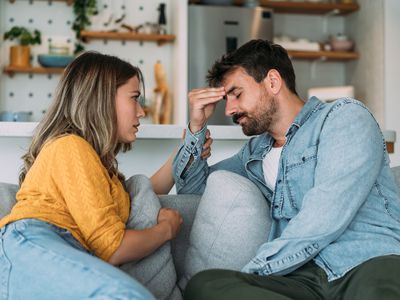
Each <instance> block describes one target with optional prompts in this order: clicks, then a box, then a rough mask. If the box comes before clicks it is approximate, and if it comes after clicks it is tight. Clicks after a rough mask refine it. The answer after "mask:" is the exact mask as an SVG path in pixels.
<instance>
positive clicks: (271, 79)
mask: <svg viewBox="0 0 400 300" xmlns="http://www.w3.org/2000/svg"><path fill="white" fill-rule="evenodd" d="M264 84H265V86H266V88H267V90H268V91H269V92H270V93H272V94H274V95H276V94H278V93H279V91H280V90H281V87H282V77H281V74H279V72H278V71H277V70H276V69H271V70H269V71H268V73H267V76H265V78H264Z"/></svg>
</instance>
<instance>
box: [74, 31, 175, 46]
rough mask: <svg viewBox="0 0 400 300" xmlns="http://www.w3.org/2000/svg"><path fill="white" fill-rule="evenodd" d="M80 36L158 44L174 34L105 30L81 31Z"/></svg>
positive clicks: (167, 40) (172, 38) (173, 38)
mask: <svg viewBox="0 0 400 300" xmlns="http://www.w3.org/2000/svg"><path fill="white" fill-rule="evenodd" d="M81 37H82V38H84V39H104V40H122V41H126V40H128V41H143V42H156V43H158V45H160V46H161V45H163V44H165V43H168V42H173V41H174V40H175V35H173V34H144V33H134V32H107V31H81Z"/></svg>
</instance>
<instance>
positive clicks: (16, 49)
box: [4, 26, 42, 67]
mask: <svg viewBox="0 0 400 300" xmlns="http://www.w3.org/2000/svg"><path fill="white" fill-rule="evenodd" d="M14 39H16V40H18V41H19V45H15V46H11V47H10V66H13V67H29V66H30V65H31V62H30V56H31V50H30V46H29V45H35V44H41V42H42V39H41V34H40V31H38V30H34V31H33V33H31V32H30V31H29V30H28V29H26V28H25V27H18V26H14V27H12V28H11V29H10V30H9V31H7V32H5V33H4V40H14Z"/></svg>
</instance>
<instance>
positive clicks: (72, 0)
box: [9, 0, 74, 5]
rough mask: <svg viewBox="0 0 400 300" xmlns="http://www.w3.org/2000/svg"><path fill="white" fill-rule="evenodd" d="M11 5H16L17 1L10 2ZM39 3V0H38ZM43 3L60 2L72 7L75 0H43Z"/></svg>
mask: <svg viewBox="0 0 400 300" xmlns="http://www.w3.org/2000/svg"><path fill="white" fill-rule="evenodd" d="M9 1H10V3H14V2H15V0H9ZM36 1H39V0H36ZM41 1H47V2H54V1H58V2H67V4H68V5H71V4H72V3H74V0H41Z"/></svg>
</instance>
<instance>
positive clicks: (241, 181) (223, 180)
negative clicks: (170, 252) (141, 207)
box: [179, 171, 271, 289]
mask: <svg viewBox="0 0 400 300" xmlns="http://www.w3.org/2000/svg"><path fill="white" fill-rule="evenodd" d="M270 225H271V219H270V213H269V206H268V203H267V200H266V199H265V198H264V196H263V194H262V193H261V191H260V190H259V189H258V187H257V186H256V185H255V184H254V183H252V182H251V181H250V180H248V179H247V178H244V177H242V176H240V175H237V174H234V173H231V172H228V171H216V172H214V173H211V174H210V176H209V177H208V180H207V185H206V189H205V191H204V194H203V196H202V198H201V200H200V204H199V207H198V209H197V212H196V216H195V219H194V222H193V226H192V231H191V234H190V241H189V248H188V251H187V253H186V257H185V264H184V271H185V274H184V276H183V277H182V278H180V280H179V286H180V288H181V289H184V288H185V287H186V284H187V282H188V280H189V279H190V278H191V277H192V276H193V275H195V274H196V273H198V272H200V271H202V270H205V269H213V268H221V269H230V270H241V269H242V268H243V267H244V266H245V265H246V264H247V263H248V262H249V261H250V259H252V258H253V257H254V256H255V254H256V252H257V249H258V248H259V247H260V246H261V245H262V244H263V243H264V242H266V241H267V239H268V235H269V231H270Z"/></svg>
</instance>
